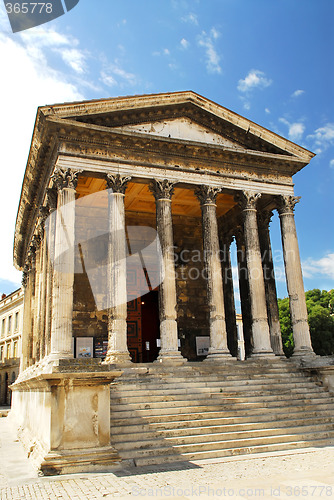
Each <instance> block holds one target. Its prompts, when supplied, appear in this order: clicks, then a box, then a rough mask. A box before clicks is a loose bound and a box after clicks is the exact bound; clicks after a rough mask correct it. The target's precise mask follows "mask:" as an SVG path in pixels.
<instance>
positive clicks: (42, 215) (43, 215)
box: [37, 206, 49, 239]
mask: <svg viewBox="0 0 334 500" xmlns="http://www.w3.org/2000/svg"><path fill="white" fill-rule="evenodd" d="M48 215H49V209H48V208H47V207H44V206H42V207H40V208H39V211H38V223H37V231H38V237H40V238H41V239H42V238H43V236H44V227H45V221H46V219H47V218H48Z"/></svg>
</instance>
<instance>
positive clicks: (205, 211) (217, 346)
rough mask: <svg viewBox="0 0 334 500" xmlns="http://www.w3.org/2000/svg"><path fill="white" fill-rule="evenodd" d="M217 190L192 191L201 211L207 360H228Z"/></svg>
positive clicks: (199, 189) (202, 187)
mask: <svg viewBox="0 0 334 500" xmlns="http://www.w3.org/2000/svg"><path fill="white" fill-rule="evenodd" d="M218 192H219V190H218V189H216V188H212V187H209V186H201V187H199V188H197V189H196V190H195V194H196V195H197V197H198V199H199V201H200V204H201V209H202V228H203V250H204V265H205V270H206V276H207V280H206V285H207V300H208V305H209V310H210V348H209V353H208V356H207V359H208V360H211V359H212V360H213V359H220V358H224V359H225V358H228V357H230V356H231V354H230V352H229V350H228V347H227V333H226V323H225V307H224V292H223V282H222V268H221V262H220V258H219V257H220V248H219V238H218V225H217V215H216V203H215V202H216V197H217V194H218Z"/></svg>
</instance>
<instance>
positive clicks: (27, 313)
mask: <svg viewBox="0 0 334 500" xmlns="http://www.w3.org/2000/svg"><path fill="white" fill-rule="evenodd" d="M22 286H23V288H24V299H23V300H24V307H23V330H22V338H21V344H22V355H21V359H20V373H22V372H23V371H24V370H25V369H26V368H28V366H29V365H30V343H31V335H32V324H31V305H32V304H31V303H32V275H31V270H30V264H29V263H28V262H27V264H26V265H25V266H24V269H23V275H22Z"/></svg>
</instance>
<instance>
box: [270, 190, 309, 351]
mask: <svg viewBox="0 0 334 500" xmlns="http://www.w3.org/2000/svg"><path fill="white" fill-rule="evenodd" d="M299 200H300V197H295V196H279V197H277V202H278V213H279V217H280V222H281V233H282V246H283V256H284V265H285V274H286V282H287V288H288V294H289V299H290V313H291V321H292V330H293V338H294V343H295V349H294V353H293V355H294V356H303V355H307V354H308V355H309V354H314V352H313V349H312V344H311V336H310V330H309V326H308V322H307V308H306V301H305V292H304V284H303V275H302V268H301V263H300V256H299V248H298V240H297V233H296V225H295V217H294V208H295V205H296V203H298V201H299Z"/></svg>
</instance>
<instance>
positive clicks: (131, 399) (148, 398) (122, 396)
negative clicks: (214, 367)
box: [110, 386, 334, 405]
mask: <svg viewBox="0 0 334 500" xmlns="http://www.w3.org/2000/svg"><path fill="white" fill-rule="evenodd" d="M312 394H314V395H316V396H317V398H319V399H321V398H328V394H326V393H325V392H322V391H319V390H318V388H316V387H311V388H309V387H298V386H297V387H284V388H280V389H277V390H275V392H274V391H272V390H270V389H268V390H266V388H265V387H263V389H262V390H253V389H252V390H251V391H247V390H243V391H227V390H225V389H224V390H220V389H219V390H217V389H209V388H208V389H207V390H204V391H203V390H197V391H195V390H191V391H188V390H185V391H184V392H181V391H175V392H172V390H169V391H166V392H165V391H164V390H161V391H155V392H154V391H150V392H145V391H134V393H133V394H132V395H131V396H128V394H127V392H121V391H119V392H117V393H114V394H112V395H111V398H110V401H111V404H112V405H115V404H127V403H131V404H135V403H141V402H143V401H144V402H145V403H148V402H159V401H163V402H168V401H188V400H194V399H206V400H208V399H210V400H211V399H213V398H238V399H247V400H249V399H250V400H251V401H256V400H260V399H261V398H265V399H275V398H276V399H286V397H287V396H288V397H289V398H294V397H298V398H300V397H307V398H308V399H309V397H310V396H311V395H312ZM333 402H334V399H333Z"/></svg>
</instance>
